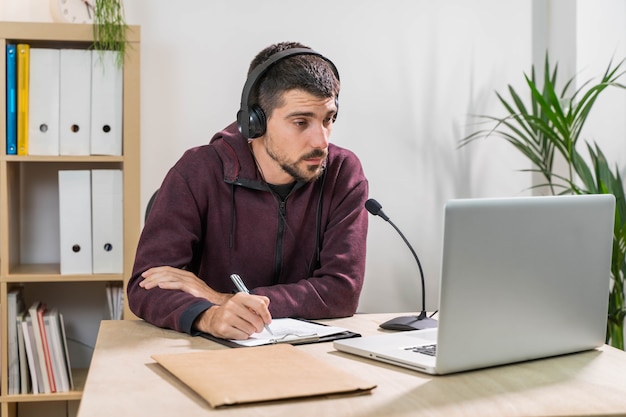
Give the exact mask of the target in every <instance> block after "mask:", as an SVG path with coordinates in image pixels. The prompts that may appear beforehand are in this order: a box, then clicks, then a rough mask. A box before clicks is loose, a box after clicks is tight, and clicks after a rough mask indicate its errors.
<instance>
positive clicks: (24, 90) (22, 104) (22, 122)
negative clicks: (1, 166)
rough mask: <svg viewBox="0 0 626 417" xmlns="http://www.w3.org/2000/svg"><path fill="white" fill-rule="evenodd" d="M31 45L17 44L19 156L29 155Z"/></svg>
mask: <svg viewBox="0 0 626 417" xmlns="http://www.w3.org/2000/svg"><path fill="white" fill-rule="evenodd" d="M29 76H30V45H28V44H24V43H19V44H17V154H18V155H28V94H29Z"/></svg>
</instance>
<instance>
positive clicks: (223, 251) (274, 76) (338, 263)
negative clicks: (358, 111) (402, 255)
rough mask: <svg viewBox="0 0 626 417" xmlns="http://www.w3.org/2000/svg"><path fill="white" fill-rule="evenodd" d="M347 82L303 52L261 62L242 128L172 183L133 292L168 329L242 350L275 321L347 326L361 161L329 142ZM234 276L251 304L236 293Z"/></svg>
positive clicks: (360, 225)
mask: <svg viewBox="0 0 626 417" xmlns="http://www.w3.org/2000/svg"><path fill="white" fill-rule="evenodd" d="M338 94H339V74H338V73H337V70H336V68H335V66H334V65H333V64H332V62H331V61H329V60H327V59H326V58H324V57H323V56H321V55H319V54H317V53H316V52H314V51H313V50H311V49H310V48H307V47H305V46H303V45H301V44H299V43H279V44H276V45H272V46H270V47H268V48H266V49H264V50H263V51H261V52H260V53H259V54H258V55H257V57H256V58H255V59H254V60H253V61H252V63H251V65H250V70H249V72H248V80H247V82H246V85H245V86H244V91H243V94H242V106H241V110H240V111H239V113H238V120H237V123H233V124H231V125H230V126H228V127H227V128H226V129H224V130H223V131H221V132H219V133H217V134H216V135H215V136H214V137H213V138H212V139H211V141H210V143H209V144H208V145H205V146H199V147H197V148H193V149H190V150H188V151H187V152H186V153H185V154H184V155H183V156H182V157H181V159H180V160H179V161H178V162H177V163H176V164H175V165H174V167H172V168H171V170H170V171H169V172H168V174H167V175H166V177H165V179H164V181H163V184H162V186H161V188H160V189H159V192H158V195H157V198H156V199H155V201H154V204H153V206H152V208H151V211H150V214H149V216H148V219H147V221H146V224H145V227H144V230H143V232H142V235H141V238H140V241H139V245H138V248H137V255H136V259H135V265H134V268H133V274H132V277H131V278H130V281H129V283H128V300H129V306H130V308H131V310H132V311H133V312H134V313H135V314H136V315H137V316H139V317H141V318H143V319H145V320H146V321H148V322H151V323H153V324H155V325H157V326H160V327H166V328H171V329H175V330H178V331H181V332H186V333H189V334H197V333H198V332H207V333H210V334H212V335H214V336H217V337H223V338H227V339H246V338H248V337H249V336H250V335H251V334H252V333H255V332H260V331H262V330H263V327H264V325H266V324H269V323H270V322H271V320H272V317H299V318H307V319H319V318H331V317H345V316H350V315H352V314H354V312H355V311H356V308H357V305H358V300H359V295H360V293H361V288H362V285H363V277H364V272H365V249H366V235H367V225H368V223H367V221H368V220H367V211H365V210H364V208H363V207H364V203H365V200H366V199H367V194H368V183H367V179H366V178H365V176H364V174H363V170H362V168H361V164H360V162H359V160H358V159H357V157H356V156H355V155H354V154H353V153H352V152H350V151H348V150H345V149H342V148H340V147H338V146H335V145H333V144H329V138H330V134H331V131H332V127H333V123H334V121H335V118H336V116H337V111H338V103H339V101H338ZM231 274H238V275H239V276H240V277H241V278H242V280H243V281H244V282H245V284H246V285H247V287H248V288H249V289H250V291H251V293H250V294H247V293H245V292H237V293H235V294H233V293H234V292H235V291H236V288H235V286H234V285H233V282H232V281H231V279H230V275H231Z"/></svg>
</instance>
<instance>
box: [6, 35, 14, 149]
mask: <svg viewBox="0 0 626 417" xmlns="http://www.w3.org/2000/svg"><path fill="white" fill-rule="evenodd" d="M6 54H7V61H6V65H7V68H6V74H7V80H6V86H7V91H6V95H7V96H6V99H7V131H6V132H7V137H6V145H7V148H6V152H7V155H17V87H16V85H17V76H16V67H17V64H16V48H15V45H14V44H7V50H6Z"/></svg>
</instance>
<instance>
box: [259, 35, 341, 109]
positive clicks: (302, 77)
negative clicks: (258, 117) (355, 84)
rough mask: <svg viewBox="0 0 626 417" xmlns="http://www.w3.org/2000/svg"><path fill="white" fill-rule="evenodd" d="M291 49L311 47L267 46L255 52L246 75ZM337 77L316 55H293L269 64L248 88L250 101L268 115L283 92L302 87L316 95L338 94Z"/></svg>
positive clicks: (328, 65) (293, 45)
mask: <svg viewBox="0 0 626 417" xmlns="http://www.w3.org/2000/svg"><path fill="white" fill-rule="evenodd" d="M292 48H306V49H311V48H309V47H308V46H305V45H303V44H301V43H299V42H280V43H276V44H274V45H270V46H268V47H267V48H265V49H263V50H262V51H261V52H259V53H258V54H257V56H256V57H255V58H254V59H253V60H252V62H251V63H250V68H249V69H248V75H250V73H251V72H252V71H253V70H254V69H255V68H256V67H257V66H259V65H261V64H262V63H264V62H265V61H267V60H268V59H269V57H270V56H272V55H274V54H276V53H278V52H281V51H284V50H287V49H292ZM339 87H340V84H339V79H338V78H337V75H336V74H335V70H334V69H333V68H332V66H331V65H330V64H329V63H328V62H327V61H326V60H325V59H324V58H321V57H319V56H317V55H294V56H290V57H287V58H284V59H282V60H280V61H278V62H276V64H274V65H272V66H271V67H270V68H269V69H268V70H267V72H266V73H265V74H263V77H262V78H261V80H260V81H259V82H257V84H256V88H255V89H254V91H251V94H250V97H251V101H250V102H251V103H252V104H256V105H258V106H259V107H260V108H261V109H262V110H263V112H264V113H265V115H266V117H267V118H269V117H270V116H271V114H272V112H273V111H274V109H275V108H276V107H280V105H281V104H282V103H281V99H282V95H283V93H285V92H286V91H290V90H303V91H306V92H307V93H309V94H312V95H314V96H315V97H319V98H331V97H337V96H338V95H339Z"/></svg>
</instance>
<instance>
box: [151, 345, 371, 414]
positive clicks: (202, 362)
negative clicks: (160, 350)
mask: <svg viewBox="0 0 626 417" xmlns="http://www.w3.org/2000/svg"><path fill="white" fill-rule="evenodd" d="M152 359H154V360H155V361H157V362H158V363H159V364H160V365H161V366H163V367H164V368H165V369H167V370H168V371H169V372H170V373H172V374H174V375H175V376H176V377H178V379H180V380H181V381H182V382H184V383H185V384H186V385H188V386H189V387H190V388H191V389H193V390H194V391H196V392H197V393H198V394H199V395H200V396H202V397H203V398H204V399H205V400H207V401H208V403H209V404H210V405H211V407H219V406H224V405H234V404H244V403H253V402H262V401H272V400H283V399H291V398H304V397H314V396H322V395H336V394H359V393H369V392H371V390H372V389H374V388H375V387H376V385H375V384H371V383H368V382H365V381H362V380H360V379H359V378H357V377H355V376H352V375H350V374H347V373H345V372H343V371H341V370H339V369H337V368H335V367H334V366H331V365H330V364H328V363H326V362H324V361H323V360H320V359H318V358H316V357H314V356H312V355H310V354H308V353H306V352H304V351H302V350H300V349H298V348H297V347H295V346H292V345H283V344H280V345H269V346H258V347H250V348H245V349H223V350H210V351H202V352H188V353H176V354H155V355H152Z"/></svg>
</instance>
